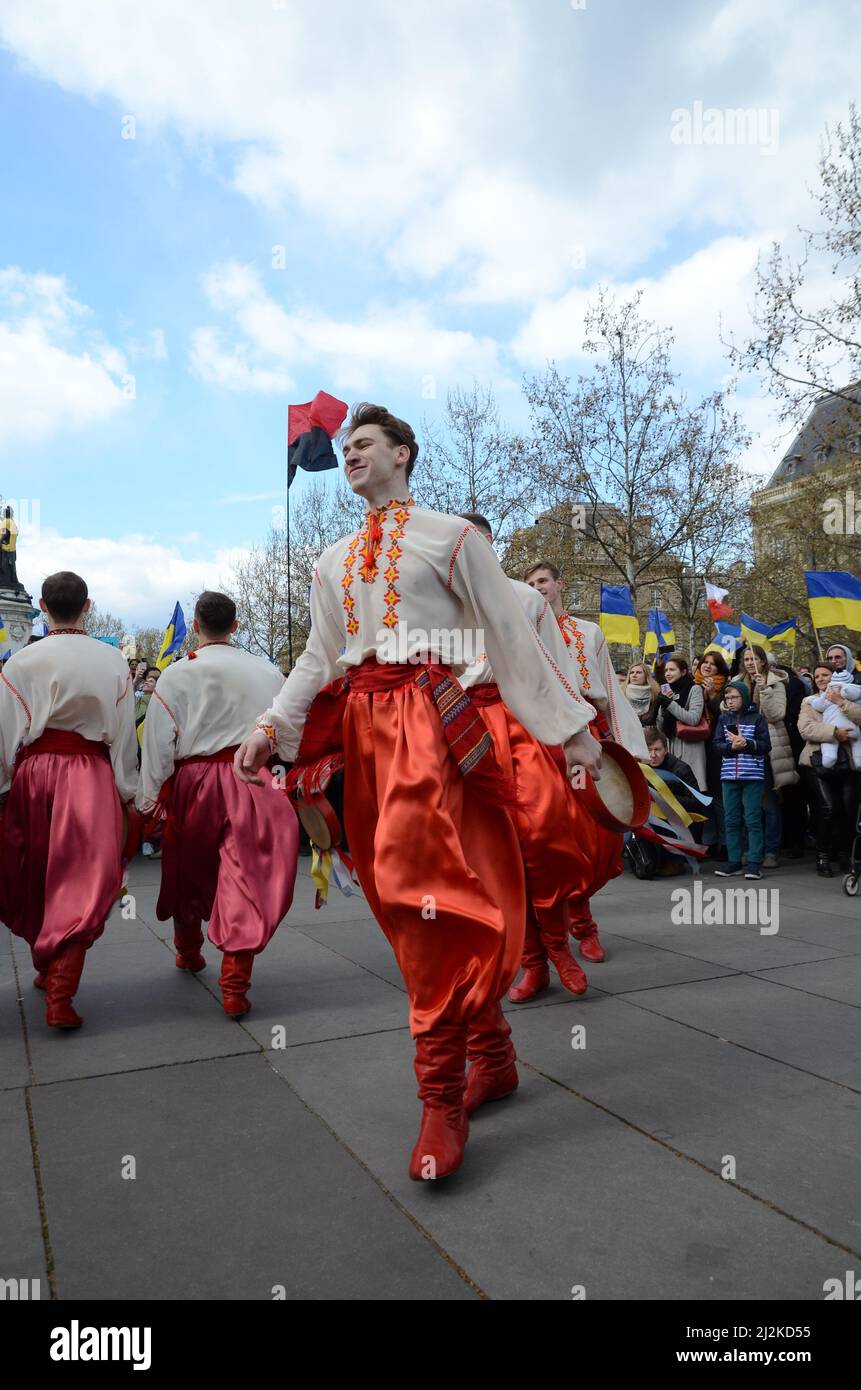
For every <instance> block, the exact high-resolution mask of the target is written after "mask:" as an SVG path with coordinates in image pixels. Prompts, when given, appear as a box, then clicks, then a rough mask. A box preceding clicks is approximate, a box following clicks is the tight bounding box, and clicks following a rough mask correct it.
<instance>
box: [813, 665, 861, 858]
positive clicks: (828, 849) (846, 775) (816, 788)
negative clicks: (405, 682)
mask: <svg viewBox="0 0 861 1390" xmlns="http://www.w3.org/2000/svg"><path fill="white" fill-rule="evenodd" d="M833 674H834V673H833V671H832V669H831V667H830V666H829V665H828V663H827V662H824V661H820V662H819V663H818V664H817V665H816V666H814V668H813V684H814V686H815V687H816V694H817V695H821V694H822V693H823V692H824V691H825V690H826V689H827V687H828V684H829V682H830V680H831V677H832V675H833ZM835 697H836V698H835ZM811 698H812V697H811V696H809V695H808V697H807V699H806V700H802V702H801V709H800V710H799V713H798V732H799V733H800V734H801V737H802V738H803V739H804V748H803V749H802V752H801V757H800V758H799V760H798V765H799V767H800V768H801V771H802V776H803V777H804V782H805V785H806V788H807V796H808V800H809V802H810V804H811V806H812V807H813V809H814V813H815V817H816V872H817V873H818V874H819V875H820V876H821V877H822V878H832V877H833V872H832V869H831V859H832V854H833V852H834V851H836V853H835V854H834V855H833V857H835V858H838V857H839V858H840V859H841V860H842V861H843V862H844V864H845V863H846V861H847V859H848V856H849V847H850V845H851V843H852V838H853V835H854V830H855V814H856V807H857V801H858V795H859V791H861V789H859V786H858V782H859V780H861V779H859V778H858V775H857V773H853V771H852V768H851V766H850V764H849V759H848V758H845V755H841V754H839V753H838V762H837V766H836V767H833V768H823V766H822V744H823V743H838V744H839V743H845V742H846V741H847V740H848V738H849V732H848V730H846V729H836V728H835V727H834V725H833V724H826V723H825V722H824V720H823V719H822V716H821V714H820V713H819V711H818V710H815V709H814V708H813V706H812V705H811V703H810V700H811ZM828 698H829V699H834V702H835V704H839V706H840V708H841V710H842V711H843V713H844V714H845V715H846V716H847V717H848V718H849V719H851V720H852V722H853V723H854V724H858V725H859V726H861V704H859V703H858V702H857V701H853V700H844V699H843V698H842V697H841V696H839V695H837V692H836V691H835V693H834V696H831V695H829V697H828ZM844 759H845V766H844V765H843V764H844Z"/></svg>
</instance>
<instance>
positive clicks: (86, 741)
mask: <svg viewBox="0 0 861 1390" xmlns="http://www.w3.org/2000/svg"><path fill="white" fill-rule="evenodd" d="M39 753H80V754H83V756H84V757H85V758H107V759H108V761H109V762H110V757H111V754H110V750H109V748H108V745H107V744H106V743H102V742H101V741H100V740H98V739H91V738H84V735H83V734H76V733H73V732H72V730H71V729H46V730H45V732H44V733H42V734H40V735H39V737H38V738H36V739H34V740H33V742H32V743H26V744H25V745H24V747H23V748H20V749H19V750H18V757H17V759H16V761H17V762H19V763H23V762H26V761H27V759H28V758H35V757H36V756H37V755H38V754H39Z"/></svg>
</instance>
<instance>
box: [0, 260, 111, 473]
mask: <svg viewBox="0 0 861 1390" xmlns="http://www.w3.org/2000/svg"><path fill="white" fill-rule="evenodd" d="M89 318H90V311H89V310H88V309H87V308H86V306H85V305H82V304H78V303H77V302H76V301H75V300H74V299H73V298H72V297H71V295H70V294H69V291H68V289H67V286H66V281H65V278H64V277H63V276H52V275H41V274H34V275H29V274H27V273H26V272H25V271H23V270H20V269H19V268H18V267H17V266H8V267H7V268H6V269H5V270H0V447H2V446H3V445H8V444H10V443H12V442H24V443H33V442H38V441H40V440H43V439H47V438H50V436H52V435H55V434H59V433H61V432H62V431H65V430H74V429H82V428H85V427H86V426H87V425H91V424H94V423H96V422H98V421H100V420H105V419H107V418H108V417H109V416H111V415H113V414H115V412H116V411H118V410H121V409H122V408H123V407H124V406H125V405H127V404H128V398H127V397H126V395H125V394H124V392H123V377H124V376H125V374H126V359H125V357H124V356H123V354H122V352H120V351H119V349H118V348H115V347H113V346H112V345H111V344H110V343H108V342H106V341H105V339H104V338H103V337H102V336H101V335H100V334H99V333H97V332H96V331H94V330H93V329H91V328H89V327H88V326H87V324H88V319H89Z"/></svg>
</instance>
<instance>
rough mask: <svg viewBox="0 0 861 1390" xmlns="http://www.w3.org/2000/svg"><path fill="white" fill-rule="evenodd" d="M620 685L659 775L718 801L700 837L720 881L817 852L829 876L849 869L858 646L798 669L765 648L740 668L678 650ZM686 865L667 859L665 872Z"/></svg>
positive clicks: (860, 698)
mask: <svg viewBox="0 0 861 1390" xmlns="http://www.w3.org/2000/svg"><path fill="white" fill-rule="evenodd" d="M859 655H861V654H859ZM620 681H621V682H622V689H623V690H624V692H625V695H626V696H627V698H628V699H629V700H630V701H631V704H632V705H633V707H634V709H635V711H636V713H637V716H638V718H639V720H640V722H641V724H642V725H643V727H644V729H645V733H646V742H647V745H648V748H649V758H650V761H651V763H652V765H653V766H655V767H661V766H663V767H665V768H666V770H667V771H669V772H673V773H675V774H676V776H678V777H680V778H681V780H682V782H684V783H686V784H687V785H688V786H690V787H693V788H696V789H698V790H699V791H701V792H705V793H706V794H707V795H708V796H710V797H711V804H710V806H709V808H708V814H707V818H706V820H705V821H704V822H698V823H697V824H696V829H695V831H694V834H695V838H696V839H697V840H698V841H699V843H700V844H702V845H704V846H706V847H707V857H708V858H710V859H714V861H715V863H716V864H717V865H718V867H716V869H715V872H716V873H718V874H720V875H723V876H729V875H735V874H744V875H745V876H746V877H748V878H759V877H760V876H761V870H762V869H776V868H778V867H779V865H780V861H781V857H783V858H789V859H801V858H802V857H803V856H804V854H805V851H806V849H807V847H808V846H811V847H813V848H815V851H816V865H817V872H818V873H819V874H820V875H822V876H823V877H826V878H830V877H832V876H833V874H834V865H835V864H836V865H839V867H840V868H841V869H842V870H846V869H848V868H849V856H850V851H851V846H852V841H853V839H854V837H855V833H856V826H857V820H858V812H859V799H861V663H858V662H856V657H855V655H854V654H853V652H852V650H851V648H849V647H847V646H844V645H843V644H841V643H835V644H834V645H833V646H830V647H829V648H828V649H827V651H826V653H825V658H824V660H823V661H821V662H818V663H817V664H816V666H814V667H813V668H812V669H808V668H806V667H802V668H800V669H799V670H793V668H792V667H790V666H786V665H784V664H783V663H781V662H779V661H777V660H776V659H775V657H774V655H773V654H772V653H771V652H766V651H764V650H763V648H762V647H758V646H745V647H743V648H741V649H740V650H739V651H738V652H737V653H736V655H735V657H734V658H733V661H732V665H730V664H728V662H727V660H726V658H725V657H724V656H723V655H722V654H721V653H720V652H716V651H709V652H705V653H704V654H703V655H702V656H700V657H697V658H696V659H695V660H694V662H693V663H692V664H691V663H690V662H689V661H688V660H687V659H686V658H685V657H684V656H682V655H680V654H679V653H677V652H673V653H671V654H669V655H667V656H665V657H664V658H663V660H659V661H656V663H655V666H654V668H653V669H650V667H649V666H648V665H647V664H645V663H644V662H637V663H635V664H634V665H633V666H631V668H630V669H629V671H628V673H627V676H625V677H624V678H622V677H620ZM687 809H689V810H696V809H700V810H701V808H699V807H696V806H694V805H693V804H690V805H689V806H688V808H687ZM680 862H681V861H680ZM678 867H679V865H678V864H674V863H673V862H672V861H668V860H667V857H666V856H664V863H663V871H666V872H674V871H676V869H677V868H678ZM682 867H683V865H682Z"/></svg>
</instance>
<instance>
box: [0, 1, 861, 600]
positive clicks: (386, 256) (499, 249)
mask: <svg viewBox="0 0 861 1390" xmlns="http://www.w3.org/2000/svg"><path fill="white" fill-rule="evenodd" d="M858 18H859V10H858V7H857V5H855V4H854V3H845V0H820V3H818V4H816V5H811V4H810V3H809V0H803V3H802V0H725V2H724V3H721V2H720V0H711V2H707V0H693V2H692V0H662V3H661V4H659V5H645V4H643V3H641V0H586V2H585V4H582V3H581V0H574V3H572V0H362V3H361V4H357V3H355V0H245V2H244V3H238V0H183V3H182V4H179V5H178V4H176V3H175V0H145V3H141V0H40V3H39V4H38V5H33V4H32V0H3V4H2V7H0V155H2V169H3V179H2V189H0V207H2V212H0V493H2V494H3V495H4V496H5V497H7V498H11V499H14V500H16V501H20V510H21V514H22V519H23V520H24V521H25V522H26V521H27V519H28V516H29V517H30V518H32V519H33V523H35V520H36V517H38V525H36V524H31V526H30V527H29V531H28V528H27V527H26V526H25V529H24V534H23V535H22V539H21V542H20V546H21V550H20V557H19V572H20V574H21V577H22V579H23V580H24V582H25V583H26V584H27V586H28V587H29V588H30V590H31V591H35V592H38V585H39V583H40V581H41V578H42V576H43V574H44V573H46V572H48V571H50V570H52V569H57V568H73V569H78V570H80V571H82V572H83V573H84V574H85V576H86V577H87V579H88V581H89V582H90V587H91V592H92V594H93V597H94V598H95V599H96V602H97V603H98V604H99V605H100V607H103V608H108V609H110V610H111V611H113V612H114V613H116V614H118V615H120V616H122V617H123V618H124V619H125V620H126V621H127V622H128V623H129V624H132V623H134V624H137V623H141V624H153V625H155V626H161V625H163V624H164V623H165V622H166V621H167V617H168V615H169V612H170V610H171V609H172V607H173V604H174V602H175V601H176V599H177V598H179V599H181V600H183V601H184V600H185V599H186V597H187V596H188V595H189V594H190V593H192V592H193V591H195V590H196V589H198V588H199V587H201V586H203V585H204V584H210V585H212V584H216V583H217V582H218V581H219V579H224V578H226V576H227V574H228V572H229V567H230V562H231V557H232V556H233V555H235V554H236V553H237V552H241V551H242V550H243V549H245V548H247V547H248V546H249V545H251V544H253V543H254V542H255V541H257V540H260V539H261V538H262V537H263V535H264V534H265V531H266V529H267V527H268V524H269V521H270V518H271V515H272V508H273V507H277V506H278V505H279V504H280V503H281V502H282V500H283V486H284V475H285V425H286V409H287V403H288V402H289V401H302V400H307V399H308V398H309V397H310V396H312V395H313V394H314V393H315V392H316V391H317V390H318V389H320V388H321V387H323V388H325V389H328V390H330V391H333V392H334V393H336V394H338V395H340V396H342V397H343V398H344V399H346V400H349V401H354V400H356V399H363V398H367V397H369V398H371V399H376V400H382V401H384V402H385V403H387V404H389V405H390V406H391V407H392V408H393V409H395V410H396V411H397V413H399V414H402V415H405V416H406V417H407V418H411V419H413V420H414V421H415V422H418V421H419V420H420V418H421V416H422V415H427V416H429V417H430V418H433V416H434V415H435V414H436V413H437V412H438V411H439V410H441V408H442V406H443V404H444V399H445V393H446V390H447V389H449V388H451V387H453V386H456V385H458V384H461V385H467V386H468V385H469V384H470V383H471V381H472V380H473V379H474V378H475V379H478V380H480V381H483V382H492V383H493V385H494V389H495V391H496V394H497V398H498V401H499V404H500V407H501V410H502V413H503V415H504V416H505V417H506V418H507V419H508V420H509V421H511V423H512V424H523V423H525V407H524V403H523V399H522V394H521V390H520V386H521V381H522V377H523V374H524V372H532V371H535V370H540V369H541V367H542V366H543V365H544V364H545V363H546V362H547V361H548V360H549V359H555V360H556V361H557V362H558V363H559V365H560V366H561V367H563V369H567V370H571V371H576V370H577V369H578V366H579V365H580V360H579V352H580V345H581V342H582V336H583V334H582V320H583V312H584V306H585V305H586V303H587V302H588V300H589V298H590V296H591V295H593V294H594V291H595V287H596V286H597V285H598V284H609V285H611V286H614V287H615V288H616V289H617V290H619V291H620V292H625V291H629V290H630V289H632V288H633V287H634V286H643V287H644V289H645V305H644V307H645V310H646V312H647V313H648V314H649V315H650V316H651V317H653V318H656V319H658V320H660V321H661V322H662V323H665V324H669V325H671V326H672V327H673V329H674V330H675V334H676V343H675V354H676V358H675V360H676V366H677V368H678V370H679V371H680V372H681V373H682V375H683V377H684V379H685V382H686V383H687V384H688V386H689V387H690V389H691V390H692V391H693V392H698V391H700V390H708V389H710V388H713V387H714V386H715V385H718V384H720V383H721V382H722V381H723V380H725V378H726V377H727V375H728V368H727V362H726V358H725V354H724V349H723V348H722V346H721V342H720V323H721V321H722V322H723V331H724V336H726V335H727V334H728V333H729V332H730V331H732V330H735V331H736V332H742V333H743V331H744V326H745V322H746V320H747V317H748V309H749V305H750V304H751V302H752V272H753V267H754V264H755V261H756V257H757V253H758V252H759V251H760V250H762V249H767V248H768V246H769V244H770V243H771V241H772V240H774V239H775V238H777V239H779V240H781V241H783V242H784V243H785V244H787V245H793V243H794V237H795V228H796V226H797V224H798V223H799V222H802V223H808V224H809V222H810V220H811V216H812V204H811V201H810V197H809V189H810V188H811V187H812V186H813V185H815V182H816V164H817V159H818V155H819V149H820V141H821V139H822V135H823V131H824V127H825V125H826V123H827V122H833V121H834V120H839V119H841V118H843V117H845V114H846V110H847V106H848V102H849V101H850V99H851V98H852V97H853V95H854V93H855V88H856V87H857V71H858V67H857V55H858ZM697 104H699V106H698V105H697ZM739 108H747V109H755V110H756V111H758V112H759V113H760V117H759V120H758V125H757V134H756V138H755V139H750V138H749V137H748V134H747V132H745V131H742V139H741V140H739V139H735V140H733V138H732V131H731V128H730V127H729V126H725V127H724V131H725V137H724V139H723V141H722V142H721V143H704V142H703V139H702V138H698V136H697V125H696V112H697V110H698V109H699V110H704V111H708V110H717V111H729V110H735V109H739ZM680 111H681V112H688V113H690V118H691V126H690V132H689V134H690V138H689V139H687V140H683V139H681V138H680V132H681V133H683V132H684V127H683V126H682V124H681V119H682V118H680V117H679V115H678V114H677V113H678V112H680ZM674 113H676V114H674ZM712 128H713V129H714V128H715V127H714V123H713V121H712ZM741 403H742V406H743V409H744V413H745V417H746V419H747V421H748V423H749V425H750V427H751V428H752V429H754V430H755V431H756V432H757V438H756V440H755V442H754V445H753V447H752V449H751V452H750V457H749V459H748V465H749V467H750V468H751V470H754V471H757V472H760V473H762V472H768V471H769V470H770V468H771V467H772V466H773V465H774V462H775V461H776V457H777V456H779V454H780V453H781V452H782V451H783V447H785V436H784V435H783V434H782V433H781V432H780V430H779V429H778V428H777V427H776V425H775V423H774V420H773V416H772V412H771V408H770V405H769V402H768V401H767V400H766V399H764V397H763V389H762V386H761V385H760V383H758V382H755V381H746V382H743V383H742V384H741ZM301 486H302V483H301V480H300V481H299V483H298V484H297V485H296V488H295V489H294V495H295V497H296V500H297V505H301Z"/></svg>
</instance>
